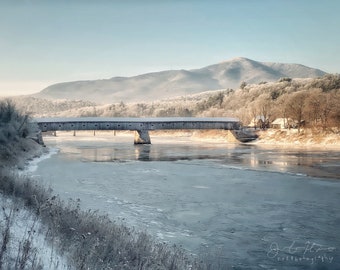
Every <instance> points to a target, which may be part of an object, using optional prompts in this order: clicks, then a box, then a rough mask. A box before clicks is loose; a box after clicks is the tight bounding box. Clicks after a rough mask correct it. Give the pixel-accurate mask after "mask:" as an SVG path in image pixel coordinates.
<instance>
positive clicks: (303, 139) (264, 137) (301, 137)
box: [253, 129, 340, 150]
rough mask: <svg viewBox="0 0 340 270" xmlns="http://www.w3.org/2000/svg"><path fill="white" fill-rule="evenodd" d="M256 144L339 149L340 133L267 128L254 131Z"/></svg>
mask: <svg viewBox="0 0 340 270" xmlns="http://www.w3.org/2000/svg"><path fill="white" fill-rule="evenodd" d="M256 133H257V135H258V136H259V138H258V139H257V140H256V141H254V142H253V144H257V145H276V146H281V147H287V148H289V147H309V148H319V149H334V150H337V149H338V150H340V133H339V132H337V133H336V132H331V131H328V132H326V131H315V130H312V129H302V130H301V132H300V133H298V131H297V130H296V129H268V130H259V131H256Z"/></svg>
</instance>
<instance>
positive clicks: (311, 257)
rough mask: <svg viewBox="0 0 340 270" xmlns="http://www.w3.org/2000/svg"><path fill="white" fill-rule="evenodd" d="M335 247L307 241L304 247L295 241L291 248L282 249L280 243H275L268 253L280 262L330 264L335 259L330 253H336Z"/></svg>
mask: <svg viewBox="0 0 340 270" xmlns="http://www.w3.org/2000/svg"><path fill="white" fill-rule="evenodd" d="M335 250H336V248H335V247H329V246H325V245H321V244H317V243H314V242H310V241H307V242H305V244H304V245H298V244H297V243H296V241H293V242H292V243H291V244H290V245H289V246H285V247H282V248H281V247H280V246H279V244H278V243H276V242H273V243H271V245H270V247H269V251H268V252H267V257H268V258H271V259H274V258H276V259H277V260H278V261H290V260H291V261H310V262H311V263H312V264H313V263H315V262H316V261H321V262H329V263H331V262H332V261H333V259H334V258H333V257H332V256H330V255H329V253H331V252H334V251H335Z"/></svg>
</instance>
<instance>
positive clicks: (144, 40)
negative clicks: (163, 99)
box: [0, 0, 340, 95]
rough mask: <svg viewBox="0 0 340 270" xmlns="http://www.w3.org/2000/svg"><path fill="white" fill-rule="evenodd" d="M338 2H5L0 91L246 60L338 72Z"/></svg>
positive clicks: (0, 25)
mask: <svg viewBox="0 0 340 270" xmlns="http://www.w3.org/2000/svg"><path fill="white" fill-rule="evenodd" d="M339 14H340V1H337V0H322V1H321V0H320V1H315V0H233V1H232V0H224V1H217V0H209V1H200V0H172V1H171V0H164V1H162V0H157V1H156V0H144V1H142V0H139V1H138V0H135V1H133V0H121V1H118V0H117V1H115V0H111V1H109V0H91V1H90V0H82V1H81V0H78V1H76V0H26V1H25V0H0V95H10V94H18V93H31V92H37V91H40V90H41V89H42V88H44V87H46V86H48V85H49V84H51V83H56V82H64V81H73V80H84V79H104V78H110V77H114V76H132V75H138V74H142V73H146V72H151V71H160V70H167V69H189V68H200V67H204V66H207V65H210V64H215V63H218V62H222V61H224V60H229V59H232V58H234V57H239V56H243V57H247V58H250V59H253V60H257V61H264V62H285V63H299V64H303V65H307V66H311V67H315V68H320V69H322V70H324V71H326V72H331V73H340V54H339V53H338V51H339V48H340V30H339V29H340V16H339Z"/></svg>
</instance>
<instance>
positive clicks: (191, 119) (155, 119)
mask: <svg viewBox="0 0 340 270" xmlns="http://www.w3.org/2000/svg"><path fill="white" fill-rule="evenodd" d="M33 120H34V121H35V122H38V123H51V122H52V123H70V122H73V123H80V122H87V123H89V122H125V123H126V122H134V123H136V122H137V123H145V122H239V121H240V120H239V119H237V118H230V117H203V118H201V117H151V118H130V117H62V118H61V117H57V118H54V117H50V118H34V119H33Z"/></svg>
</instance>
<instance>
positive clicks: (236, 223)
mask: <svg viewBox="0 0 340 270" xmlns="http://www.w3.org/2000/svg"><path fill="white" fill-rule="evenodd" d="M44 140H45V143H46V144H47V146H48V147H50V148H51V149H52V151H56V154H55V155H52V156H51V157H50V158H48V159H44V160H42V161H41V162H40V163H39V164H38V168H37V170H36V171H34V172H33V175H34V177H35V178H37V179H39V180H40V181H42V182H43V183H45V184H47V185H49V186H51V187H52V188H53V189H54V191H55V192H57V193H58V194H60V196H61V197H63V198H65V199H67V198H73V199H76V198H80V200H81V203H82V206H83V207H84V208H91V209H99V210H100V212H102V213H107V214H108V215H109V216H111V217H112V218H113V219H119V220H122V221H123V222H126V223H127V224H128V225H130V226H135V227H136V228H138V229H145V230H147V231H148V232H149V233H150V234H152V235H153V236H155V237H157V238H158V239H159V240H161V241H167V242H171V243H176V244H180V245H182V246H183V247H184V248H186V249H188V250H190V251H191V252H193V253H195V254H198V253H208V255H207V258H208V259H209V258H214V260H215V262H216V261H219V262H221V264H224V265H225V264H227V265H229V266H233V267H234V269H340V252H339V250H340V181H339V180H340V152H339V151H321V150H320V151H315V150H314V151H312V150H306V149H282V148H270V147H266V148H263V147H262V148H261V147H259V146H255V145H233V144H224V143H207V142H197V141H196V142H195V141H191V140H190V139H189V138H183V137H182V138H173V139H169V138H164V137H163V138H152V142H153V144H152V145H137V146H134V145H133V143H132V140H133V139H132V137H131V136H117V137H110V138H108V137H101V138H100V137H98V136H97V137H95V138H94V137H81V136H79V137H71V136H66V135H64V136H61V137H56V138H54V137H48V138H44ZM53 149H54V150H53ZM209 254H210V255H209ZM216 258H217V259H216ZM216 267H217V266H216Z"/></svg>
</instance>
